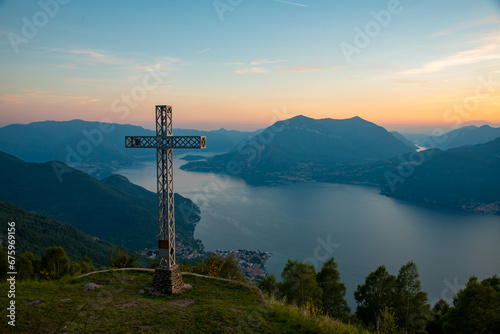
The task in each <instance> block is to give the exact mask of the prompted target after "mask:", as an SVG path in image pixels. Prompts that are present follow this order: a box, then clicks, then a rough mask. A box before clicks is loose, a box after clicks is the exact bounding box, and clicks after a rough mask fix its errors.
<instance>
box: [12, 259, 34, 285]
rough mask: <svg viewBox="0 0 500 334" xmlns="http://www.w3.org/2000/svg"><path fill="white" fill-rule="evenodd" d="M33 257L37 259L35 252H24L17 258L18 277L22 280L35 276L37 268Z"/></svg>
mask: <svg viewBox="0 0 500 334" xmlns="http://www.w3.org/2000/svg"><path fill="white" fill-rule="evenodd" d="M32 259H35V256H34V255H33V253H31V252H30V253H24V254H21V256H20V257H19V258H18V259H17V263H16V267H17V278H18V279H19V280H20V281H27V280H30V279H33V278H34V277H35V273H36V271H35V268H34V267H33V262H32Z"/></svg>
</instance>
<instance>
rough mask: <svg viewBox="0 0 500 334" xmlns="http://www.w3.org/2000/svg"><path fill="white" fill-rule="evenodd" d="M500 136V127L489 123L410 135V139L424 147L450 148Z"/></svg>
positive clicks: (478, 142)
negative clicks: (448, 130)
mask: <svg viewBox="0 0 500 334" xmlns="http://www.w3.org/2000/svg"><path fill="white" fill-rule="evenodd" d="M499 137H500V128H494V127H491V126H489V125H482V126H480V127H477V126H474V125H468V126H464V127H461V128H458V129H454V130H452V131H450V132H447V133H445V134H442V135H439V136H416V135H410V136H408V138H409V139H413V140H412V141H413V142H414V143H415V144H417V145H419V146H422V147H426V148H439V149H441V150H449V149H452V148H457V147H460V146H465V145H476V144H484V143H487V142H489V141H492V140H495V139H497V138H499Z"/></svg>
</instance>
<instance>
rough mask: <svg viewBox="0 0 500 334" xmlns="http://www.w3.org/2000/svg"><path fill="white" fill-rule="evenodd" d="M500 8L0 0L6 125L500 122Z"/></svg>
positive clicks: (388, 2)
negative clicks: (168, 120)
mask: <svg viewBox="0 0 500 334" xmlns="http://www.w3.org/2000/svg"><path fill="white" fill-rule="evenodd" d="M499 32H500V1H496V0H474V1H471V0H440V1H435V0H400V1H398V0H351V1H348V0H344V1H339V0H290V1H281V0H215V1H213V0H206V1H205V0H182V1H181V0H178V1H173V0H169V1H165V0H162V1H153V0H151V1H127V0H124V1H91V0H87V1H77V0H41V1H27V0H26V1H19V0H6V1H5V0H4V1H2V0H0V126H4V125H7V124H11V123H30V122H34V121H43V120H71V119H83V120H88V121H108V122H114V123H129V124H135V125H141V126H144V127H147V128H153V127H154V106H155V105H156V104H168V105H172V106H173V110H174V127H176V128H197V129H206V130H212V129H218V128H220V127H224V128H227V129H239V130H256V129H259V128H263V127H266V126H268V125H270V124H271V123H272V122H274V121H276V120H277V119H283V118H289V117H292V116H295V115H299V114H302V115H305V116H309V117H313V118H350V117H354V116H360V117H362V118H364V119H366V120H369V121H371V122H375V123H377V124H379V125H382V126H385V127H387V128H389V129H402V130H404V129H414V128H415V127H417V126H422V125H425V126H429V127H432V126H441V127H453V126H459V125H460V124H463V123H466V122H469V121H473V120H485V121H489V122H493V123H500V33H499Z"/></svg>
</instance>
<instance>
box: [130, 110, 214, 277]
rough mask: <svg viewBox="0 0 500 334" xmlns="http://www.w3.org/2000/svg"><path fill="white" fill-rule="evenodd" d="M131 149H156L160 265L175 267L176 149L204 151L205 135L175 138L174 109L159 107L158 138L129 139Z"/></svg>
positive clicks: (141, 137)
mask: <svg viewBox="0 0 500 334" xmlns="http://www.w3.org/2000/svg"><path fill="white" fill-rule="evenodd" d="M125 147H127V148H156V163H157V169H156V171H157V191H158V249H159V256H160V266H162V267H166V268H173V267H174V266H175V213H174V154H173V149H174V148H187V149H195V148H198V149H203V148H205V147H206V138H205V137H204V136H173V134H172V107H171V106H166V105H158V106H156V136H127V137H125Z"/></svg>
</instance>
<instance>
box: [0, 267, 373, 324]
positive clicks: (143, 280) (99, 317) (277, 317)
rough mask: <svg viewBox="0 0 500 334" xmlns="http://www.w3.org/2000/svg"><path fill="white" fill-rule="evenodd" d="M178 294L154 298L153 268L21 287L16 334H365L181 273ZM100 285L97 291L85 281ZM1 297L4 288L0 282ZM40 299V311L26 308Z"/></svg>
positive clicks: (232, 285) (223, 283) (242, 289)
mask: <svg viewBox="0 0 500 334" xmlns="http://www.w3.org/2000/svg"><path fill="white" fill-rule="evenodd" d="M183 279H184V283H186V284H190V285H192V288H191V289H188V290H186V291H185V292H184V293H182V294H180V295H173V296H154V295H151V294H150V293H149V291H148V290H147V287H148V286H150V285H151V282H152V280H153V272H150V271H109V272H105V273H96V274H91V275H89V276H86V277H81V278H72V279H68V280H60V281H50V282H18V283H17V293H16V313H17V314H16V327H11V326H8V325H7V323H6V317H2V318H5V319H3V320H2V328H4V329H5V328H8V329H7V332H11V333H27V332H33V333H38V332H41V333H366V331H364V330H361V329H357V328H354V327H351V326H348V325H345V324H342V323H340V322H337V321H336V320H332V319H326V318H324V317H311V316H308V315H305V313H304V311H302V310H298V309H297V308H294V307H292V306H285V305H283V304H280V303H277V302H274V301H271V302H270V305H269V308H267V307H266V306H265V304H264V302H263V300H262V299H261V298H260V296H259V292H258V290H256V289H251V288H249V287H247V286H245V285H241V284H235V283H233V282H228V281H223V280H217V279H210V278H205V277H198V276H194V275H189V274H185V275H183ZM90 282H94V283H96V284H100V285H103V287H101V288H97V289H95V290H92V291H87V290H86V289H84V288H83V284H85V283H90ZM0 290H1V294H2V295H6V293H7V284H6V283H2V284H1V285H0ZM35 300H40V301H43V304H40V305H37V306H28V305H27V304H28V303H30V302H33V301H35Z"/></svg>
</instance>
